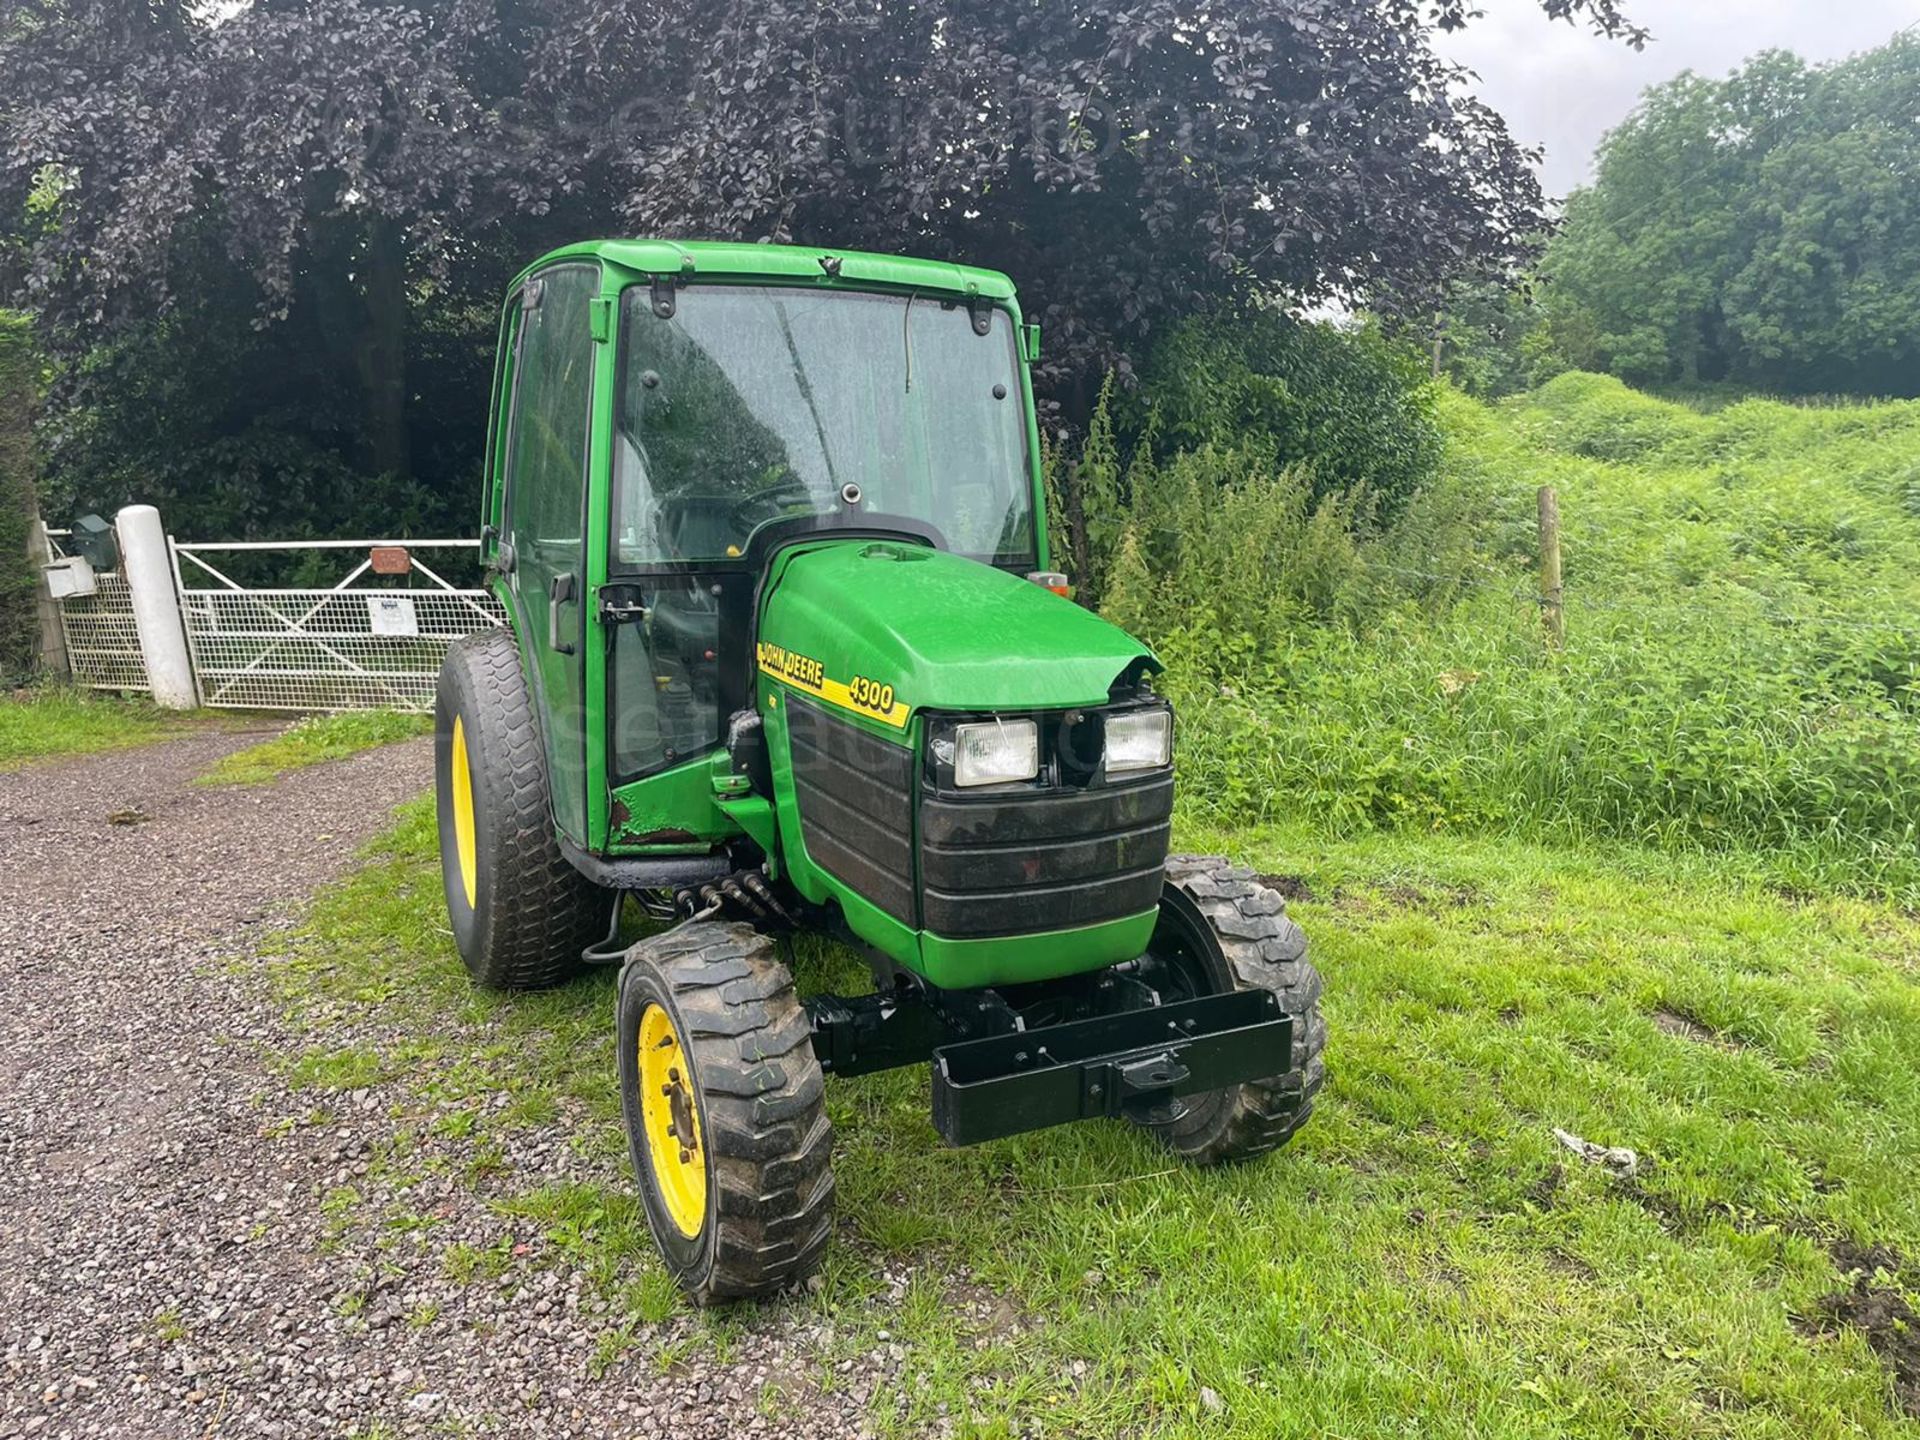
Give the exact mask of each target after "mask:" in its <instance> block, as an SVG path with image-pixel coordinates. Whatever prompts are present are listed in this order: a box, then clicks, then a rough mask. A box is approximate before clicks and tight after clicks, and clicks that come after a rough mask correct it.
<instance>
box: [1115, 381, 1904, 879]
mask: <svg viewBox="0 0 1920 1440" xmlns="http://www.w3.org/2000/svg"><path fill="white" fill-rule="evenodd" d="M1440 415H1441V419H1442V422H1443V424H1444V428H1445V430H1446V432H1447V436H1448V446H1447V452H1446V459H1445V461H1444V464H1443V466H1442V469H1441V473H1440V476H1439V479H1438V480H1437V482H1436V483H1435V484H1433V485H1432V486H1431V487H1429V488H1428V489H1426V490H1425V491H1424V492H1422V493H1421V494H1420V495H1418V496H1417V497H1416V498H1415V499H1414V500H1413V502H1412V503H1411V505H1410V506H1409V507H1408V508H1407V509H1406V510H1405V511H1403V512H1402V513H1401V514H1399V515H1398V516H1397V517H1395V518H1392V519H1390V520H1385V521H1380V520H1376V519H1374V518H1372V515H1371V511H1370V510H1369V509H1368V506H1367V503H1366V497H1365V495H1364V493H1361V492H1346V493H1341V494H1333V495H1325V496H1316V493H1315V488H1314V483H1313V480H1312V477H1311V474H1310V473H1309V472H1307V471H1304V470H1302V469H1300V468H1297V467H1296V468H1290V469H1289V468H1277V467H1275V466H1274V465H1273V463H1272V459H1271V454H1270V452H1264V451H1262V450H1261V449H1260V447H1259V446H1258V445H1257V444H1256V445H1254V446H1251V447H1247V448H1243V449H1237V450H1236V449H1230V448H1223V447H1221V446H1219V445H1205V446H1202V447H1200V448H1198V449H1195V450H1190V451H1184V452H1181V453H1178V454H1177V455H1175V456H1173V457H1172V458H1169V459H1160V460H1156V459H1155V458H1154V457H1153V456H1152V454H1151V452H1150V450H1149V449H1147V448H1146V447H1139V448H1138V449H1137V450H1136V453H1135V455H1134V457H1133V458H1132V460H1131V462H1130V463H1129V464H1128V465H1126V466H1124V467H1122V466H1121V465H1120V464H1119V462H1118V460H1117V458H1116V456H1115V450H1116V447H1114V446H1113V445H1112V442H1111V432H1110V430H1109V429H1108V428H1106V427H1096V430H1095V432H1094V443H1093V447H1092V454H1091V456H1090V458H1091V461H1092V464H1091V466H1087V460H1086V459H1083V460H1082V465H1083V467H1087V468H1089V469H1090V471H1091V473H1092V474H1093V476H1094V477H1095V481H1096V483H1094V484H1092V485H1091V486H1090V487H1089V492H1088V493H1089V495H1090V496H1094V497H1107V498H1106V499H1104V500H1102V501H1101V502H1100V503H1101V504H1102V505H1104V506H1105V507H1106V508H1105V509H1104V510H1103V511H1100V512H1099V513H1098V515H1097V520H1096V522H1095V523H1092V524H1090V526H1089V528H1090V531H1091V532H1092V535H1093V537H1094V545H1095V549H1096V551H1097V553H1098V555H1099V570H1098V573H1099V576H1100V578H1101V581H1102V583H1103V585H1104V590H1103V593H1102V600H1101V603H1102V606H1103V608H1104V609H1105V611H1106V612H1107V613H1108V614H1109V615H1110V616H1112V618H1114V619H1116V620H1118V621H1120V622H1122V623H1124V624H1127V625H1129V626H1130V627H1132V628H1134V629H1136V630H1138V631H1140V632H1141V633H1143V634H1146V635H1148V636H1149V637H1151V638H1152V639H1153V641H1154V642H1155V643H1156V645H1157V646H1158V648H1159V649H1160V652H1161V654H1162V655H1163V656H1164V657H1165V658H1166V659H1167V660H1168V662H1169V664H1170V667H1171V674H1170V676H1169V680H1168V683H1169V685H1170V687H1171V689H1172V692H1173V694H1174V695H1175V698H1176V700H1177V702H1178V703H1179V705H1180V707H1181V715H1182V725H1183V732H1182V736H1183V738H1182V741H1181V755H1182V763H1183V765H1184V767H1185V775H1184V788H1183V795H1184V796H1185V799H1186V803H1187V804H1188V805H1189V806H1190V807H1192V809H1193V812H1194V813H1195V814H1196V815H1198V816H1203V817H1205V818H1208V819H1211V820H1214V821H1217V822H1219V823H1223V824H1236V825H1237V824H1246V823H1252V822H1260V821H1277V820H1289V819H1298V820H1308V821H1312V822H1314V823H1316V824H1318V825H1321V826H1325V827H1329V828H1332V829H1335V830H1338V831H1348V830H1351V829H1353V828H1355V827H1388V828H1406V829H1413V830H1417V831H1422V832H1426V831H1464V832H1475V831H1526V832H1529V833H1545V834H1558V835H1561V836H1562V837H1564V838H1568V839H1591V840H1606V839H1617V840H1629V841H1633V842H1640V843H1645V844H1649V845H1653V846H1656V847H1660V848H1665V849H1669V850H1709V851H1718V850H1727V849H1747V850H1752V851H1756V852H1760V851H1764V852H1767V853H1769V854H1770V855H1771V856H1772V857H1773V860H1772V862H1771V863H1774V864H1775V865H1776V868H1777V870H1778V872H1779V874H1780V875H1781V877H1782V878H1783V879H1784V880H1786V881H1787V882H1788V883H1808V884H1815V883H1821V884H1824V883H1836V884H1840V885H1842V886H1846V887H1849V888H1885V889H1891V890H1896V891H1899V892H1900V893H1902V894H1905V895H1908V896H1913V895H1920V851H1916V847H1915V840H1916V823H1917V822H1920V807H1916V805H1915V802H1914V800H1913V796H1914V795H1915V794H1920V684H1917V682H1920V624H1916V623H1915V621H1914V619H1913V617H1914V615H1915V614H1916V612H1920V463H1916V461H1915V458H1914V457H1915V455H1916V453H1920V404H1907V403H1894V404H1881V405H1847V406H1834V407H1827V408H1816V409H1799V408H1793V407H1790V406H1787V405H1783V404H1779V403H1776V402H1771V401H1764V400H1749V401H1746V402H1743V403H1740V404H1736V405H1732V406H1729V407H1726V408H1723V409H1720V410H1718V411H1717V412H1715V413H1712V414H1702V413H1699V412H1697V411H1695V410H1692V409H1688V408H1685V407H1683V406H1680V405H1677V404H1672V403H1667V402H1663V401H1659V400H1655V399H1651V398H1648V397H1646V396H1643V395H1639V394H1636V393H1634V392H1632V391H1630V390H1628V389H1627V388H1626V387H1625V386H1623V385H1621V384H1620V383H1619V382H1618V381H1616V380H1613V379H1610V378H1606V377H1600V376H1593V375H1585V374H1568V375H1564V376H1561V377H1560V378H1558V379H1556V380H1555V381H1553V382H1552V383H1550V384H1549V385H1547V386H1545V387H1544V388H1542V389H1540V390H1539V391H1537V392H1535V393H1532V394H1530V395H1527V396H1524V397H1521V398H1519V399H1516V400H1513V401H1510V402H1507V403H1506V404H1505V405H1504V406H1502V407H1500V408H1498V409H1495V408H1490V407H1488V406H1485V405H1483V404H1481V403H1479V402H1476V401H1473V400H1470V399H1467V398H1465V397H1463V396H1460V395H1459V394H1458V393H1457V392H1451V391H1449V392H1447V393H1445V394H1443V395H1442V396H1441V397H1440ZM1546 483H1550V484H1553V485H1555V486H1556V487H1557V488H1558V490H1559V493H1560V501H1561V510H1562V513H1563V517H1564V524H1565V556H1566V585H1567V594H1568V600H1567V614H1568V639H1567V644H1566V647H1565V649H1564V650H1563V651H1561V652H1558V653H1554V652H1551V651H1549V650H1548V649H1547V648H1546V647H1545V645H1544V644H1543V641H1542V635H1541V627H1540V622H1539V616H1538V613H1537V610H1538V606H1537V591H1536V582H1535V578H1534V571H1533V565H1534V555H1535V548H1536V547H1535V537H1534V527H1535V488H1536V486H1538V485H1540V484H1546Z"/></svg>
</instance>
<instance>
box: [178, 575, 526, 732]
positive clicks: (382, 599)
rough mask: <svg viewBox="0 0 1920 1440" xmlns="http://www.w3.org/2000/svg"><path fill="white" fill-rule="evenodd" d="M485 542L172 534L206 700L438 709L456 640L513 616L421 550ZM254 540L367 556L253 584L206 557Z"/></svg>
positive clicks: (241, 705) (272, 706) (258, 706)
mask: <svg viewBox="0 0 1920 1440" xmlns="http://www.w3.org/2000/svg"><path fill="white" fill-rule="evenodd" d="M479 543H480V542H479V541H477V540H409V541H399V540H395V541H365V540H309V541H304V542H288V543H279V542H268V541H235V542H229V543H226V544H181V543H178V542H170V544H171V547H172V550H173V563H174V576H175V581H176V583H177V584H178V586H179V593H180V607H181V613H182V616H183V618H184V619H185V622H186V631H187V644H188V647H189V649H190V650H191V652H192V656H193V669H194V679H195V683H196V685H197V686H198V688H199V692H200V703H201V704H203V705H218V706H227V707H232V708H235V709H245V710H368V709H383V710H414V711H426V710H431V709H432V708H433V692H434V684H435V681H436V679H437V678H438V676H439V673H440V661H441V658H442V657H443V656H444V655H445V654H446V651H447V647H448V646H449V645H450V644H452V643H453V641H455V640H457V639H459V638H460V637H461V636H462V635H468V634H471V633H473V632H474V631H476V630H482V629H485V628H486V627H488V626H491V625H500V624H504V623H505V621H506V615H505V612H504V611H503V610H502V609H501V608H500V603H499V602H498V601H497V600H495V599H494V597H493V596H492V594H491V593H489V592H488V591H486V590H481V589H462V588H460V587H457V586H454V585H452V584H449V583H448V582H447V581H446V580H445V579H443V578H442V577H441V576H440V575H439V574H438V573H436V572H435V571H434V570H433V569H431V568H430V567H429V566H427V565H426V564H425V563H424V562H423V561H422V560H421V559H420V558H419V556H418V555H417V554H416V553H415V552H417V551H421V550H428V551H439V550H472V549H476V548H478V546H479ZM246 551H254V552H258V551H275V552H281V553H295V552H301V551H338V552H341V559H342V560H343V561H344V560H346V559H347V558H349V557H350V556H351V555H352V554H353V552H358V553H359V563H358V564H357V565H355V566H354V567H353V569H352V570H350V571H349V572H348V573H347V574H346V575H345V576H344V577H343V578H342V579H341V580H340V581H339V582H338V583H336V584H335V585H333V586H332V587H330V588H328V589H270V588H260V587H250V586H245V585H242V584H240V583H239V582H238V581H236V580H234V579H232V578H231V577H230V576H228V575H227V574H225V573H224V572H223V571H221V570H220V569H219V568H218V567H217V566H216V565H215V564H214V563H213V562H212V561H211V560H209V559H208V558H207V557H208V556H212V555H231V554H235V553H239V552H246ZM225 563H228V564H231V563H232V562H230V561H229V562H225ZM423 582H424V583H423Z"/></svg>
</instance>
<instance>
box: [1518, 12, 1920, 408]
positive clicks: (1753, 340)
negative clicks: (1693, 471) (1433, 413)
mask: <svg viewBox="0 0 1920 1440" xmlns="http://www.w3.org/2000/svg"><path fill="white" fill-rule="evenodd" d="M1916 93H1920V39H1916V38H1914V37H1911V36H1906V35H1902V36H1900V37H1896V39H1895V40H1894V41H1893V42H1892V43H1891V44H1889V45H1887V46H1885V47H1883V48H1881V49H1879V50H1875V51H1870V52H1868V53H1866V54H1863V55H1860V56H1856V57H1854V58H1852V59H1850V60H1846V61H1843V62H1841V63H1839V64H1836V65H1833V66H1829V67H1824V68H1811V67H1809V66H1807V65H1806V64H1805V63H1804V62H1802V61H1801V60H1799V59H1798V58H1797V57H1795V56H1792V55H1789V54H1785V53H1781V52H1772V53H1768V54H1764V55H1760V56H1758V57H1756V58H1755V59H1754V60H1752V61H1751V62H1749V63H1748V64H1747V65H1746V66H1745V67H1744V68H1743V69H1741V70H1739V71H1736V72H1735V73H1734V74H1733V75H1731V76H1729V77H1728V78H1727V79H1726V80H1724V81H1710V80H1704V79H1701V78H1699V77H1698V76H1694V75H1683V76H1681V77H1680V78H1679V79H1677V80H1674V81H1672V82H1670V83H1669V84H1667V85H1664V86H1661V87H1659V88H1658V89H1656V90H1653V91H1651V92H1649V93H1648V95H1647V97H1646V99H1645V100H1644V101H1643V102H1642V103H1641V105H1640V107H1639V108H1638V109H1637V110H1635V111H1634V113H1633V114H1632V115H1631V116H1630V117H1629V118H1628V120H1627V121H1626V123H1625V124H1623V125H1622V126H1621V127H1620V128H1619V129H1618V130H1616V131H1614V132H1613V133H1612V134H1611V135H1609V136H1608V137H1607V139H1606V140H1605V142H1603V145H1602V147H1601V152H1600V161H1599V167H1598V172H1597V177H1596V180H1595V183H1594V185H1593V186H1592V188H1590V189H1587V190H1583V191H1580V192H1577V193H1576V194H1575V195H1574V196H1573V197H1572V198H1571V199H1570V200H1569V202H1568V207H1567V218H1566V224H1565V226H1564V227H1563V228H1562V230H1561V232H1560V233H1559V235H1557V236H1556V237H1555V239H1554V240H1553V242H1552V244H1551V245H1550V246H1549V249H1548V253H1547V260H1546V264H1545V269H1546V273H1547V275H1548V277H1549V279H1550V282H1551V284H1550V289H1549V291H1548V298H1547V305H1546V308H1547V310H1548V321H1549V328H1550V330H1551V332H1552V335H1553V338H1554V341H1555V343H1556V345H1557V346H1558V348H1559V349H1560V350H1561V352H1562V353H1563V355H1564V356H1565V358H1566V360H1568V361H1570V362H1571V363H1573V364H1576V365H1579V366H1582V367H1584V368H1589V369H1603V370H1609V371H1612V372H1613V373H1615V374H1617V375H1619V376H1620V377H1621V378H1623V379H1627V380H1632V381H1640V382H1663V381H1695V380H1706V381H1715V380H1727V381H1732V382H1735V383H1738V384H1742V385H1751V386H1761V387H1766V388H1770V389H1776V390H1781V391H1786V392H1788V393H1808V392H1816V391H1834V390H1841V391H1856V392H1865V393H1880V394H1900V395H1914V394H1920V183H1916V182H1917V181H1920V170H1917V169H1916V162H1915V159H1914V157H1915V155H1916V153H1920V110H1916V107H1915V105H1914V96H1915V94H1916Z"/></svg>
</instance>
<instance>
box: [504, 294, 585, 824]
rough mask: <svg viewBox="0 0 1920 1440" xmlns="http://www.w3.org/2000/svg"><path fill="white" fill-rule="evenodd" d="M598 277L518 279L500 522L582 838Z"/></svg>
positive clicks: (524, 650) (561, 808) (563, 817)
mask: <svg viewBox="0 0 1920 1440" xmlns="http://www.w3.org/2000/svg"><path fill="white" fill-rule="evenodd" d="M599 288H600V272H599V269H598V267H597V266H594V265H578V264H575V265H559V266H555V267H554V268H552V269H549V270H543V271H541V272H540V274H538V275H536V276H534V277H532V278H530V279H529V280H528V281H527V282H526V284H525V286H524V287H523V288H522V291H521V299H520V320H519V325H518V334H517V335H516V337H515V340H514V366H513V398H512V401H511V404H510V406H509V410H508V430H507V455H506V466H505V474H506V493H505V496H504V501H503V506H502V509H503V516H502V519H503V522H504V523H503V524H502V526H501V531H502V534H501V539H502V540H503V541H504V545H503V547H502V550H503V555H502V562H503V568H504V569H505V570H506V576H507V588H508V591H509V593H510V595H511V599H512V606H513V612H514V614H513V618H514V624H515V627H516V628H517V630H518V631H519V635H520V655H521V661H522V664H523V666H524V667H525V670H526V678H527V684H528V687H529V688H530V689H531V690H532V692H533V701H534V708H535V710H536V712H537V713H538V714H539V716H540V726H541V737H542V743H543V744H544V745H545V747H546V753H547V775H548V779H549V785H550V788H551V790H552V795H553V818H554V823H555V824H556V825H557V826H558V827H559V830H560V833H561V834H562V835H564V836H566V837H567V838H568V839H569V840H571V841H573V842H574V843H575V844H576V845H581V846H585V845H586V844H587V726H586V708H585V705H584V696H585V689H586V668H585V666H586V655H587V648H588V644H587V642H588V634H587V632H588V628H589V626H591V625H593V624H594V623H595V622H594V621H593V620H592V619H591V618H590V616H589V610H588V606H587V604H586V601H585V591H586V587H585V581H586V558H587V557H586V539H587V474H588V471H587V466H588V450H589V442H590V440H591V437H592V431H593V424H592V421H593V365H594V351H595V348H596V347H595V346H594V343H593V336H592V331H591V325H590V321H589V318H588V312H589V308H590V302H591V301H592V299H593V298H594V296H595V295H597V294H598V293H599ZM509 557H510V558H509Z"/></svg>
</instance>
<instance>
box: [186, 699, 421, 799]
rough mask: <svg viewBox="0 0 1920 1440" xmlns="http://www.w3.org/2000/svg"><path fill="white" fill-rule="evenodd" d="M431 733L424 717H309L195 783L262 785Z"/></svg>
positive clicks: (382, 713)
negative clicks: (310, 767)
mask: <svg viewBox="0 0 1920 1440" xmlns="http://www.w3.org/2000/svg"><path fill="white" fill-rule="evenodd" d="M431 728H432V725H431V721H429V720H428V718H427V717H426V716H424V715H403V714H400V713H399V712H397V711H393V710H363V711H349V712H345V713H342V714H338V715H308V716H305V717H304V718H302V719H299V720H296V721H295V722H294V723H293V724H292V725H289V726H288V727H287V728H286V730H285V731H283V732H282V733H281V734H279V735H277V736H275V737H274V738H273V739H271V740H268V741H266V742H264V743H262V744H259V745H251V746H249V747H248V748H246V749H245V750H236V751H234V752H233V754H231V755H226V756H223V757H221V759H220V760H219V761H218V763H216V764H215V765H214V767H213V768H212V769H211V770H209V771H207V772H206V774H204V775H202V776H200V777H199V778H198V779H197V780H195V782H194V783H195V784H197V785H264V784H266V783H267V782H269V781H272V780H276V779H278V778H279V777H280V776H282V775H284V774H286V773H287V772H288V771H289V770H298V769H301V768H303V767H305V766H308V765H318V764H321V763H322V762H324V761H328V760H341V759H344V758H346V757H347V756H349V755H353V754H357V753H358V752H360V751H362V750H371V749H373V748H374V747H375V746H377V745H390V744H392V743H393V742H395V741H396V740H408V739H411V738H413V737H414V736H416V735H424V734H426V733H427V732H428V730H429V729H431Z"/></svg>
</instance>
